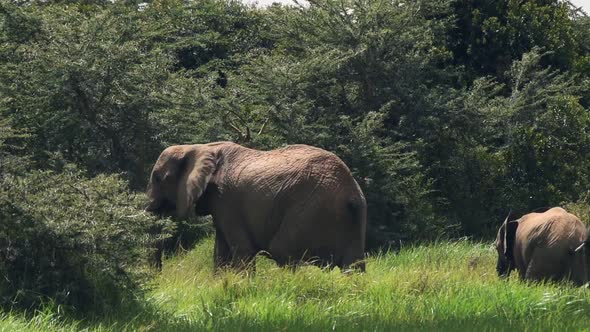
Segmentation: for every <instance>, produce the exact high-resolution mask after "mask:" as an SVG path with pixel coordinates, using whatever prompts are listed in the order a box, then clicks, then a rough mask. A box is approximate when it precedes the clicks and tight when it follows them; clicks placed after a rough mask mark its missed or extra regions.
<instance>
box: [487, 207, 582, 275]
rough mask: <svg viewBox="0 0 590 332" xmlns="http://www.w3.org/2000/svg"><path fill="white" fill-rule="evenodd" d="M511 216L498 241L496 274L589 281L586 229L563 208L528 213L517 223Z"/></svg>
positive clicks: (500, 230) (503, 225) (501, 227)
mask: <svg viewBox="0 0 590 332" xmlns="http://www.w3.org/2000/svg"><path fill="white" fill-rule="evenodd" d="M510 219H512V218H511V216H510V215H509V216H508V217H507V218H506V220H505V221H504V223H502V226H500V229H499V230H498V235H497V238H496V249H497V251H498V263H497V271H498V275H499V276H500V277H507V276H509V275H510V271H512V270H513V269H516V270H517V271H518V273H519V275H520V278H521V279H527V280H533V281H540V280H552V281H557V280H570V281H572V282H573V283H574V284H576V285H582V284H584V283H586V282H587V281H588V274H587V261H586V249H585V248H584V244H585V241H586V228H585V226H584V224H583V223H582V222H581V221H580V219H578V217H576V216H575V215H573V214H571V213H568V212H567V211H565V210H564V209H562V208H560V207H554V208H551V209H548V210H547V211H545V212H542V213H536V212H534V213H529V214H526V215H524V216H522V217H521V218H520V219H517V220H510Z"/></svg>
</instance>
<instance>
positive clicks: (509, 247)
mask: <svg viewBox="0 0 590 332" xmlns="http://www.w3.org/2000/svg"><path fill="white" fill-rule="evenodd" d="M517 229H518V220H512V221H508V218H506V221H505V222H504V256H506V258H507V259H508V261H509V262H511V263H514V243H515V241H516V230H517Z"/></svg>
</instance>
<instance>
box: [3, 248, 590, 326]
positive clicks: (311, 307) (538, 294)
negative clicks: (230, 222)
mask: <svg viewBox="0 0 590 332" xmlns="http://www.w3.org/2000/svg"><path fill="white" fill-rule="evenodd" d="M212 245H213V241H212V240H207V241H204V242H203V243H201V244H199V245H198V246H197V247H196V249H195V250H193V251H191V252H190V253H189V254H188V255H185V256H182V257H176V258H174V259H172V260H170V261H168V262H167V264H166V265H165V267H164V270H163V273H162V275H161V277H159V278H157V279H156V280H155V282H154V289H153V290H152V291H151V292H150V293H149V296H148V300H147V304H146V305H145V306H143V307H134V308H127V310H124V311H120V312H119V313H116V314H115V313H114V314H111V315H109V316H107V317H103V318H102V319H100V320H83V321H82V320H63V319H61V318H60V316H59V315H58V314H56V313H55V312H50V311H46V312H42V313H39V314H38V315H36V316H35V318H34V319H32V320H27V319H26V318H25V317H23V316H21V315H19V314H18V313H12V314H5V315H0V330H3V329H4V330H23V331H39V330H43V331H80V330H88V331H145V330H157V331H175V332H176V331H197V330H198V331H204V330H206V331H230V330H231V331H234V330H240V331H277V330H281V331H302V330H305V331H326V330H336V331H390V330H403V331H414V330H419V331H424V330H435V331H457V330H461V331H463V330H468V331H506V330H527V331H547V330H565V331H570V330H571V331H584V330H587V328H588V314H589V313H590V300H589V298H588V290H587V289H584V288H574V287H568V286H565V285H552V284H538V285H530V284H526V283H522V282H519V281H517V280H510V281H505V280H500V279H498V278H497V276H496V275H495V271H494V259H495V250H494V249H493V248H492V246H491V245H489V244H482V243H473V242H469V241H459V242H451V243H447V242H439V243H435V244H431V245H428V246H421V247H405V248H402V250H401V251H400V252H399V253H393V252H390V253H387V254H380V255H375V256H373V257H371V258H369V261H368V265H367V267H368V270H367V273H366V274H363V275H352V276H350V275H343V274H341V273H339V271H332V272H329V271H322V270H320V269H319V268H317V267H305V268H301V269H299V270H298V271H296V272H295V273H292V272H291V271H288V270H286V269H282V268H278V267H277V266H276V265H275V264H274V263H272V262H271V261H268V260H261V259H259V264H258V267H257V271H256V272H257V273H256V276H254V277H251V276H245V275H240V274H236V273H235V272H224V273H221V274H218V275H214V274H212V271H211V267H212V265H211V255H210V252H211V249H212Z"/></svg>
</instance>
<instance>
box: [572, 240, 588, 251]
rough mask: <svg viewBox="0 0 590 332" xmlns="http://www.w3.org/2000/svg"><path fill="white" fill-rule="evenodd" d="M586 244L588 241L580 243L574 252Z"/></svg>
mask: <svg viewBox="0 0 590 332" xmlns="http://www.w3.org/2000/svg"><path fill="white" fill-rule="evenodd" d="M585 244H586V242H582V244H580V245H579V246H578V247H577V248H576V250H574V252H578V251H580V250H582V248H584V245H585Z"/></svg>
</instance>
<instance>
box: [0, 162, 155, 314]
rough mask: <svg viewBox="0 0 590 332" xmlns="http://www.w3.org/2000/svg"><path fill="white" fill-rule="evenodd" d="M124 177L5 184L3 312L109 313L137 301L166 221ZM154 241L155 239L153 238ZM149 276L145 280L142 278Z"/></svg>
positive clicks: (58, 177) (33, 177) (35, 178)
mask: <svg viewBox="0 0 590 332" xmlns="http://www.w3.org/2000/svg"><path fill="white" fill-rule="evenodd" d="M142 201H143V199H142V198H141V197H138V196H137V195H135V194H131V193H130V192H129V191H128V190H127V185H126V183H125V182H124V181H123V180H122V179H120V178H118V177H116V176H104V175H101V176H97V177H95V178H93V179H85V178H83V177H81V176H80V174H78V173H77V172H75V171H71V170H67V171H64V172H62V173H59V174H55V173H53V172H50V171H34V172H32V173H29V174H27V175H25V176H13V175H6V176H4V177H3V178H2V179H1V180H0V219H1V220H2V223H0V271H1V272H2V279H0V305H2V306H6V305H11V304H15V305H17V306H20V307H31V306H33V305H37V304H39V301H48V300H49V299H51V301H54V302H55V303H56V304H59V305H62V304H68V305H70V306H73V307H74V308H76V309H78V310H89V309H94V310H98V311H108V310H109V309H112V307H114V306H117V305H118V304H119V303H120V302H121V300H122V298H129V299H132V298H133V297H134V294H133V292H134V291H137V290H138V289H139V287H138V286H140V284H139V283H140V282H141V280H142V279H143V278H142V274H143V276H147V275H146V272H147V271H145V270H142V269H141V267H142V265H141V264H140V263H141V262H142V261H145V260H146V259H147V257H149V254H148V253H146V252H145V251H148V250H149V248H150V247H153V246H154V243H155V241H156V240H157V238H156V236H157V235H158V233H156V232H153V230H152V229H154V228H155V227H158V226H160V228H163V226H165V225H164V221H161V222H156V221H155V220H154V217H153V216H149V215H145V214H144V213H138V211H137V207H138V205H140V204H141V202H142ZM150 235H153V236H150ZM142 271H143V272H142Z"/></svg>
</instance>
